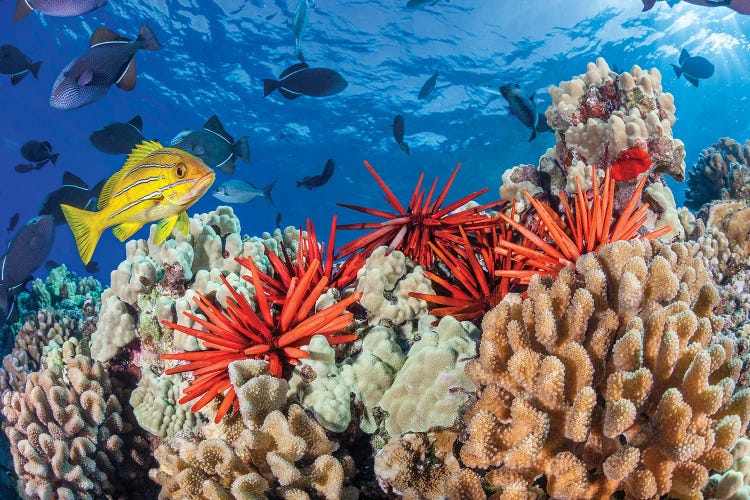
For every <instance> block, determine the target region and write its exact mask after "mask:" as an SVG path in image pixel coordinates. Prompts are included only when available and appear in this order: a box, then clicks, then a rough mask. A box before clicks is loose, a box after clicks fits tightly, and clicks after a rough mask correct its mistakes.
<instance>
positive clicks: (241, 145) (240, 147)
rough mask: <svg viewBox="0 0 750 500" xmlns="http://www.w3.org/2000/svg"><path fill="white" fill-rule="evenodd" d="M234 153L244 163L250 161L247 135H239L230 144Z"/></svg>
mask: <svg viewBox="0 0 750 500" xmlns="http://www.w3.org/2000/svg"><path fill="white" fill-rule="evenodd" d="M232 150H233V151H234V154H236V155H237V156H238V157H239V158H240V159H241V160H242V161H244V162H245V163H250V146H248V144H247V136H244V137H240V140H239V141H237V142H236V143H234V145H233V146H232Z"/></svg>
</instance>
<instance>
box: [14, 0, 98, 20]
mask: <svg viewBox="0 0 750 500" xmlns="http://www.w3.org/2000/svg"><path fill="white" fill-rule="evenodd" d="M106 3H107V0H62V1H61V0H18V3H17V4H16V12H15V13H14V14H13V21H19V20H21V19H23V18H24V17H26V16H27V15H28V14H29V13H30V12H31V11H32V10H37V11H39V12H41V13H42V14H47V15H48V16H56V17H74V16H80V15H81V14H86V13H87V12H91V11H92V10H96V9H98V8H99V7H102V6H104V5H106Z"/></svg>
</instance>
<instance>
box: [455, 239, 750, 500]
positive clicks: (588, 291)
mask: <svg viewBox="0 0 750 500" xmlns="http://www.w3.org/2000/svg"><path fill="white" fill-rule="evenodd" d="M527 293H528V296H527V298H525V299H524V298H521V297H520V296H518V295H515V294H510V295H508V296H507V297H506V298H505V299H504V300H503V301H502V302H501V303H500V304H499V305H498V306H497V307H496V308H495V309H493V310H492V311H491V312H490V313H488V314H487V315H486V316H485V318H484V321H483V325H482V326H483V336H482V343H481V347H480V356H479V358H478V359H477V360H475V361H473V362H471V363H470V364H469V365H468V366H467V373H468V374H469V376H470V377H471V378H472V379H473V380H474V382H475V383H476V384H477V385H478V386H479V387H481V389H482V392H481V397H480V399H479V400H478V402H477V403H476V405H475V406H474V407H473V408H472V409H471V410H470V411H469V412H468V413H467V414H466V421H467V426H468V427H467V429H468V434H469V439H468V441H467V443H466V444H465V445H464V446H463V448H462V449H461V452H460V456H461V459H462V461H463V462H464V464H466V465H468V466H469V467H473V468H482V469H485V468H489V469H490V470H489V472H488V473H487V475H486V476H485V481H486V483H487V485H488V486H490V487H492V488H501V489H503V491H507V492H509V493H510V492H511V491H512V492H516V493H519V492H523V491H527V490H528V489H529V488H531V486H532V484H533V482H534V481H535V479H536V478H538V477H539V476H545V477H546V481H547V483H546V484H547V492H548V493H549V494H550V495H551V496H553V497H568V498H571V497H575V498H603V497H609V496H610V495H612V494H613V493H614V492H615V491H624V492H625V493H627V494H628V495H629V496H632V497H635V498H651V497H654V496H659V495H666V494H669V495H673V496H679V497H682V498H700V490H701V488H702V487H703V486H704V484H705V483H706V481H707V480H708V472H709V471H710V470H717V471H723V470H726V469H727V468H728V467H729V466H730V465H731V464H732V456H731V454H730V453H729V451H728V450H729V449H730V448H731V447H732V445H733V444H734V442H735V440H736V439H737V437H738V436H740V435H741V434H742V433H744V432H745V430H746V429H747V424H748V419H749V418H750V392H749V391H748V390H747V389H744V390H740V391H737V392H735V385H736V382H737V380H738V377H739V375H740V369H741V367H742V361H741V359H740V358H739V357H738V355H737V353H736V350H735V344H734V341H733V340H732V339H731V338H723V337H717V338H715V339H713V340H712V334H713V333H714V332H717V331H718V328H719V326H720V321H719V320H718V319H717V318H716V317H715V316H714V315H713V313H712V311H713V308H714V306H715V305H716V303H717V301H718V295H717V293H716V289H715V288H714V287H713V285H712V284H711V283H710V278H709V275H708V273H707V271H706V270H705V268H704V267H703V264H702V262H701V261H700V260H699V259H695V258H692V257H691V256H690V252H689V249H688V248H687V246H686V245H684V244H673V245H671V246H666V245H664V244H662V243H659V242H658V241H644V240H634V241H629V242H624V241H621V242H616V243H613V244H609V245H605V246H604V247H602V249H601V250H600V251H599V252H598V254H594V253H590V254H586V255H584V256H583V257H581V258H579V259H578V261H577V263H576V269H575V270H574V269H573V268H570V267H568V268H565V269H564V270H562V271H561V272H560V274H559V276H558V277H557V279H555V280H552V279H551V278H549V277H548V278H541V277H539V276H536V277H534V278H532V280H531V282H530V284H529V288H528V291H527Z"/></svg>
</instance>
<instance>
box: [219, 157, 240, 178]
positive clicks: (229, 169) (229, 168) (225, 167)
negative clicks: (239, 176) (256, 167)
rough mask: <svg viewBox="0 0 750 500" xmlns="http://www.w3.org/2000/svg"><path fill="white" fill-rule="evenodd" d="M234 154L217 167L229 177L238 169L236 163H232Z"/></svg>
mask: <svg viewBox="0 0 750 500" xmlns="http://www.w3.org/2000/svg"><path fill="white" fill-rule="evenodd" d="M233 156H234V154H231V155H229V158H227V159H226V160H224V161H223V162H221V163H219V164H218V165H216V168H218V169H219V170H221V171H222V172H224V173H225V174H227V175H232V174H233V173H234V171H235V170H236V169H237V165H235V164H234V161H232V157H233Z"/></svg>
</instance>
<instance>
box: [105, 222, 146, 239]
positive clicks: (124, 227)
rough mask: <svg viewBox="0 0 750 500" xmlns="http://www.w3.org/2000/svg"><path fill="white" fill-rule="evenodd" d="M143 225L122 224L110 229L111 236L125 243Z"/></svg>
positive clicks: (136, 223)
mask: <svg viewBox="0 0 750 500" xmlns="http://www.w3.org/2000/svg"><path fill="white" fill-rule="evenodd" d="M142 227H143V224H141V223H140V222H124V223H122V224H120V225H119V226H115V227H113V228H112V234H114V235H115V238H117V239H118V240H120V241H125V240H127V239H128V238H130V237H131V236H133V235H134V234H135V233H137V232H138V230H139V229H140V228H142Z"/></svg>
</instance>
